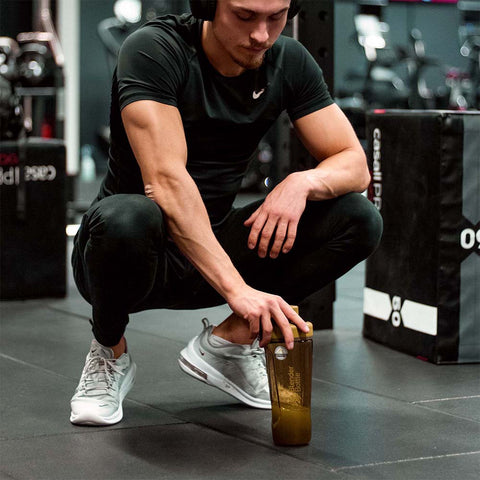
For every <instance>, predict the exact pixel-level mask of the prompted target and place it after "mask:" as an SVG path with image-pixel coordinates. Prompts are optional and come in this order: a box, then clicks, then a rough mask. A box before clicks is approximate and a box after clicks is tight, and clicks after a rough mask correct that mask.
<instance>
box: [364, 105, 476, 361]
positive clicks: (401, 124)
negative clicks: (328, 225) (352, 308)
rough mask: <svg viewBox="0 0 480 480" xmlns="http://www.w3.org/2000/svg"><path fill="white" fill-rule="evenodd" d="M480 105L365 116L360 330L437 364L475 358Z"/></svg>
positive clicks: (384, 111)
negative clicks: (373, 213) (368, 176)
mask: <svg viewBox="0 0 480 480" xmlns="http://www.w3.org/2000/svg"><path fill="white" fill-rule="evenodd" d="M478 132H480V112H453V111H439V110H412V111H406V110H380V111H376V112H369V113H368V114H367V134H368V137H367V139H368V162H369V167H370V170H371V172H372V182H371V185H370V188H369V192H368V194H369V198H370V200H371V201H372V202H374V204H375V205H376V206H377V208H378V209H379V211H380V213H381V214H382V217H383V220H384V233H383V238H382V240H381V243H380V246H379V247H378V249H377V250H376V252H374V253H373V254H372V255H371V256H370V257H369V259H368V260H367V263H366V288H365V290H364V324H363V334H364V336H365V337H367V338H369V339H372V340H375V341H377V342H380V343H382V344H384V345H387V346H389V347H392V348H394V349H397V350H400V351H403V352H406V353H409V354H411V355H415V356H417V357H419V358H422V359H425V360H428V361H430V362H433V363H468V362H479V361H480V295H479V292H480V180H479V179H480V156H479V154H478V152H479V151H480V135H479V134H478Z"/></svg>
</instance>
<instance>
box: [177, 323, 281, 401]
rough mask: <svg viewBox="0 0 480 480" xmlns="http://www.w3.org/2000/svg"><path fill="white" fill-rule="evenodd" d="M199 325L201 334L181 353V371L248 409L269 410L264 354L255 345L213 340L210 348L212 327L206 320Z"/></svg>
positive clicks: (255, 343) (219, 339)
mask: <svg viewBox="0 0 480 480" xmlns="http://www.w3.org/2000/svg"><path fill="white" fill-rule="evenodd" d="M202 322H203V325H204V328H203V331H202V333H201V334H200V335H198V336H197V337H195V338H193V339H192V340H190V342H189V344H188V346H187V347H185V348H184V349H183V350H182V351H181V353H180V358H179V359H178V363H179V365H180V368H181V369H182V370H183V371H184V372H185V373H188V374H189V375H191V376H192V377H194V378H196V379H197V380H201V381H202V382H205V383H207V384H208V385H212V386H214V387H217V388H219V389H220V390H223V391H224V392H226V393H228V394H230V395H232V396H233V397H235V398H236V399H238V400H240V401H242V402H244V403H246V404H247V405H249V406H251V407H255V408H264V409H270V408H272V405H271V402H270V391H269V388H268V377H267V369H266V366H265V353H264V351H263V349H262V348H260V346H259V345H258V341H255V342H254V343H253V344H252V345H240V344H237V343H230V342H227V341H226V340H223V339H221V338H219V337H216V338H215V340H216V341H215V345H212V338H211V336H212V330H213V328H214V325H210V324H209V322H208V320H207V319H206V318H204V319H203V320H202ZM217 344H218V345H217Z"/></svg>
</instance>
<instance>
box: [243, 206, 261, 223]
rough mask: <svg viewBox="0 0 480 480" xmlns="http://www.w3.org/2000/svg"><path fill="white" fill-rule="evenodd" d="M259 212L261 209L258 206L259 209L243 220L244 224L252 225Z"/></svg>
mask: <svg viewBox="0 0 480 480" xmlns="http://www.w3.org/2000/svg"><path fill="white" fill-rule="evenodd" d="M259 213H260V209H259V208H257V209H256V210H255V211H254V212H253V213H252V214H251V215H250V216H249V217H248V218H247V219H246V220H245V221H244V222H243V224H244V225H245V226H246V227H249V226H250V225H252V224H253V222H254V221H255V220H256V219H257V217H258V214H259Z"/></svg>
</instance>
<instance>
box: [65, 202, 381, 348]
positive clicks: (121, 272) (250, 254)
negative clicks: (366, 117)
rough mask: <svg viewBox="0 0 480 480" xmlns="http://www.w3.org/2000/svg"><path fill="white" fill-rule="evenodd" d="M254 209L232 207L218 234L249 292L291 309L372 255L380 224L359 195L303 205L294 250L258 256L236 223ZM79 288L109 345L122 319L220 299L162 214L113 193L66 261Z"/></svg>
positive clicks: (87, 220)
mask: <svg viewBox="0 0 480 480" xmlns="http://www.w3.org/2000/svg"><path fill="white" fill-rule="evenodd" d="M260 204H261V201H258V202H254V203H252V204H250V205H247V206H246V207H243V208H239V209H233V210H232V211H231V212H230V214H229V215H228V217H227V218H226V219H225V220H224V221H223V222H222V224H221V225H220V226H218V227H217V228H215V229H214V231H215V235H216V237H217V238H218V240H219V242H220V244H221V245H222V246H223V248H224V249H225V251H226V252H227V254H228V255H229V256H230V258H231V260H232V262H233V264H234V265H235V266H236V268H237V269H238V271H239V272H240V274H241V275H242V276H243V278H244V279H245V281H246V282H247V284H249V285H250V286H252V287H254V288H257V289H259V290H263V291H265V292H268V293H274V294H278V295H281V296H282V297H283V298H284V299H285V300H286V301H287V302H289V303H291V304H298V303H300V301H301V300H303V299H304V298H306V297H307V296H308V295H310V294H312V293H314V292H315V291H317V290H319V289H320V288H322V287H323V286H325V285H327V284H328V283H330V282H331V281H333V280H335V279H337V278H338V277H340V276H341V275H343V274H344V273H346V272H347V271H348V270H350V269H351V268H352V267H353V266H354V265H356V264H357V263H358V262H360V261H362V260H363V259H365V258H366V257H367V256H368V255H370V253H371V252H372V251H373V250H374V249H375V248H376V246H377V245H378V243H379V241H380V237H381V232H382V219H381V216H380V214H379V213H378V211H377V210H376V208H375V207H374V206H373V205H372V204H371V202H369V201H368V200H367V199H366V198H365V197H363V196H362V195H360V194H356V193H351V194H347V195H344V196H342V197H339V198H335V199H333V200H326V201H319V202H307V206H306V209H305V212H304V214H303V215H302V218H301V220H300V223H299V225H298V232H297V237H296V240H295V244H294V246H293V248H292V250H291V251H290V252H289V253H287V254H283V253H281V254H280V255H279V257H278V258H276V259H271V258H268V257H267V258H264V259H262V258H259V257H258V254H257V251H256V250H250V249H248V247H247V238H248V235H249V232H250V229H249V228H247V227H245V226H244V225H243V222H244V221H245V220H246V219H247V218H248V217H249V216H250V215H251V214H252V213H253V212H254V211H255V210H256V209H257V208H258V206H259V205H260ZM72 263H73V271H74V277H75V281H76V283H77V286H78V289H79V291H80V293H81V294H82V295H83V297H84V298H85V299H86V300H87V301H88V302H89V303H90V304H91V305H92V307H93V332H94V335H95V338H96V339H97V340H98V341H99V342H100V343H101V344H102V345H105V346H112V345H116V344H117V343H118V342H119V341H120V339H121V337H122V335H123V333H124V331H125V328H126V325H127V323H128V314H129V313H133V312H138V311H142V310H148V309H153V308H172V309H195V308H205V307H212V306H215V305H220V304H222V303H225V300H224V299H223V298H222V297H221V296H220V295H219V294H218V293H217V292H216V291H215V290H214V289H213V288H212V287H211V286H210V285H209V284H208V283H207V282H206V281H205V280H204V279H203V277H202V276H201V275H200V274H199V273H198V271H196V270H195V268H194V267H193V266H192V265H191V264H190V263H189V262H188V260H186V259H185V257H183V255H182V254H181V253H180V252H179V251H178V249H177V247H176V245H175V244H174V243H173V241H172V240H171V239H170V238H169V237H168V234H167V230H166V224H165V219H164V216H163V213H162V211H161V209H160V208H159V207H158V205H156V204H155V203H154V202H153V201H151V200H150V199H148V198H147V197H145V196H143V195H133V194H119V195H113V196H110V197H106V198H104V199H102V200H100V201H99V202H97V203H95V204H94V205H92V207H90V209H89V210H88V212H87V213H86V214H85V215H84V217H83V220H82V225H81V227H80V230H79V232H78V234H77V236H76V238H75V243H74V250H73V256H72Z"/></svg>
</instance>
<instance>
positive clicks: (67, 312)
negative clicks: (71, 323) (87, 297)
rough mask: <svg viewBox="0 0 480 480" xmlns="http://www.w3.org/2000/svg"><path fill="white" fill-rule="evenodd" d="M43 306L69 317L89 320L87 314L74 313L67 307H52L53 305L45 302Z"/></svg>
mask: <svg viewBox="0 0 480 480" xmlns="http://www.w3.org/2000/svg"><path fill="white" fill-rule="evenodd" d="M45 308H46V309H47V310H53V311H54V312H58V313H64V314H65V315H68V316H70V317H75V318H81V319H82V320H86V321H87V322H88V321H89V320H90V316H89V315H82V314H81V313H75V312H72V311H71V310H69V309H67V308H61V307H54V306H52V305H49V304H46V305H45Z"/></svg>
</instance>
